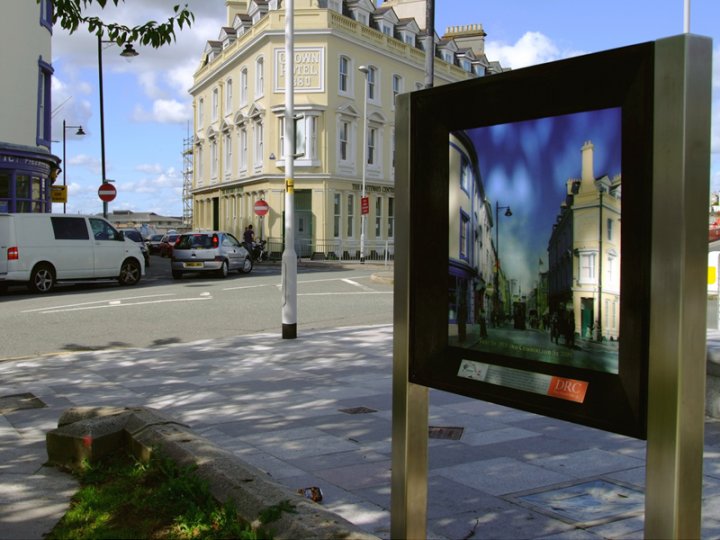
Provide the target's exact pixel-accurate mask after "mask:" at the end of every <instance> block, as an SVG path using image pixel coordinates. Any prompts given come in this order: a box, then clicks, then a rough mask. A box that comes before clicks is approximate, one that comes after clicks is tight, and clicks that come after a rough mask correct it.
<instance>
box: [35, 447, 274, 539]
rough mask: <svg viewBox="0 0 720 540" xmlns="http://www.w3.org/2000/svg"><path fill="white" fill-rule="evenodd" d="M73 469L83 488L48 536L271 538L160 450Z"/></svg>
mask: <svg viewBox="0 0 720 540" xmlns="http://www.w3.org/2000/svg"><path fill="white" fill-rule="evenodd" d="M73 474H75V475H76V476H77V477H78V480H79V482H80V486H81V487H80V491H78V493H77V494H76V495H75V496H74V497H73V499H72V502H71V504H70V509H69V510H68V512H67V513H66V514H65V516H64V517H63V518H62V519H61V520H60V522H59V523H58V524H57V525H56V526H55V528H54V529H53V530H52V531H51V532H50V533H49V534H48V535H47V536H46V537H45V538H46V539H48V540H53V539H66V538H67V539H73V540H84V539H88V540H89V539H104V538H107V539H109V538H113V539H114V538H117V539H124V538H143V539H144V538H152V539H171V538H172V539H179V540H182V539H191V538H192V539H195V538H203V539H215V538H217V539H220V538H237V539H240V540H257V539H259V538H269V535H268V534H267V533H265V532H263V531H262V530H253V528H252V527H251V526H250V525H249V524H248V523H246V522H244V521H243V520H242V519H240V518H239V516H238V515H237V512H236V510H235V507H234V506H233V505H232V504H225V505H222V504H219V503H218V502H217V501H216V500H215V499H214V497H213V496H212V495H211V494H210V490H209V488H208V485H207V482H205V481H204V480H202V479H201V478H200V477H198V476H197V475H196V474H195V470H194V468H193V467H181V466H178V465H177V464H176V463H175V462H174V461H172V460H170V459H168V458H165V457H162V456H159V455H158V453H157V452H154V453H153V457H152V459H151V460H150V462H149V463H147V464H144V463H141V462H139V461H137V460H136V459H134V458H133V457H132V456H130V455H129V454H128V453H127V452H125V451H122V452H117V453H114V454H112V455H110V456H107V457H106V458H104V459H102V460H100V461H99V462H97V463H92V464H90V463H83V466H82V467H80V468H79V469H78V470H76V471H73ZM265 523H267V522H265Z"/></svg>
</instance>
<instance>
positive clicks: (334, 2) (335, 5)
mask: <svg viewBox="0 0 720 540" xmlns="http://www.w3.org/2000/svg"><path fill="white" fill-rule="evenodd" d="M328 9H332V10H333V11H337V12H338V13H342V0H328Z"/></svg>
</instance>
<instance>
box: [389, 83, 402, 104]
mask: <svg viewBox="0 0 720 540" xmlns="http://www.w3.org/2000/svg"><path fill="white" fill-rule="evenodd" d="M402 91H403V78H402V77H401V76H400V75H393V78H392V93H393V102H392V105H393V107H395V100H396V98H397V97H398V94H401V93H402Z"/></svg>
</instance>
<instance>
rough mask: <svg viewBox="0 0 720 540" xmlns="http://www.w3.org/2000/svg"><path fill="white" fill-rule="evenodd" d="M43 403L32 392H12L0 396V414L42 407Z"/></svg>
mask: <svg viewBox="0 0 720 540" xmlns="http://www.w3.org/2000/svg"><path fill="white" fill-rule="evenodd" d="M43 407H45V404H44V403H43V402H42V401H41V400H40V399H39V398H37V397H35V396H34V395H32V394H29V393H28V394H13V395H12V396H0V414H7V413H11V412H14V411H20V410H22V409H42V408H43Z"/></svg>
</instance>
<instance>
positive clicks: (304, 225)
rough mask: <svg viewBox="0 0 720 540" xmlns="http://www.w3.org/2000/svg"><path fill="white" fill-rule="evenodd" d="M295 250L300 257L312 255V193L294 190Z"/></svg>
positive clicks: (304, 190)
mask: <svg viewBox="0 0 720 540" xmlns="http://www.w3.org/2000/svg"><path fill="white" fill-rule="evenodd" d="M294 225H295V251H296V252H297V254H298V256H300V257H309V256H310V255H312V252H313V249H312V193H311V192H310V190H308V189H302V190H297V191H295V223H294Z"/></svg>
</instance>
